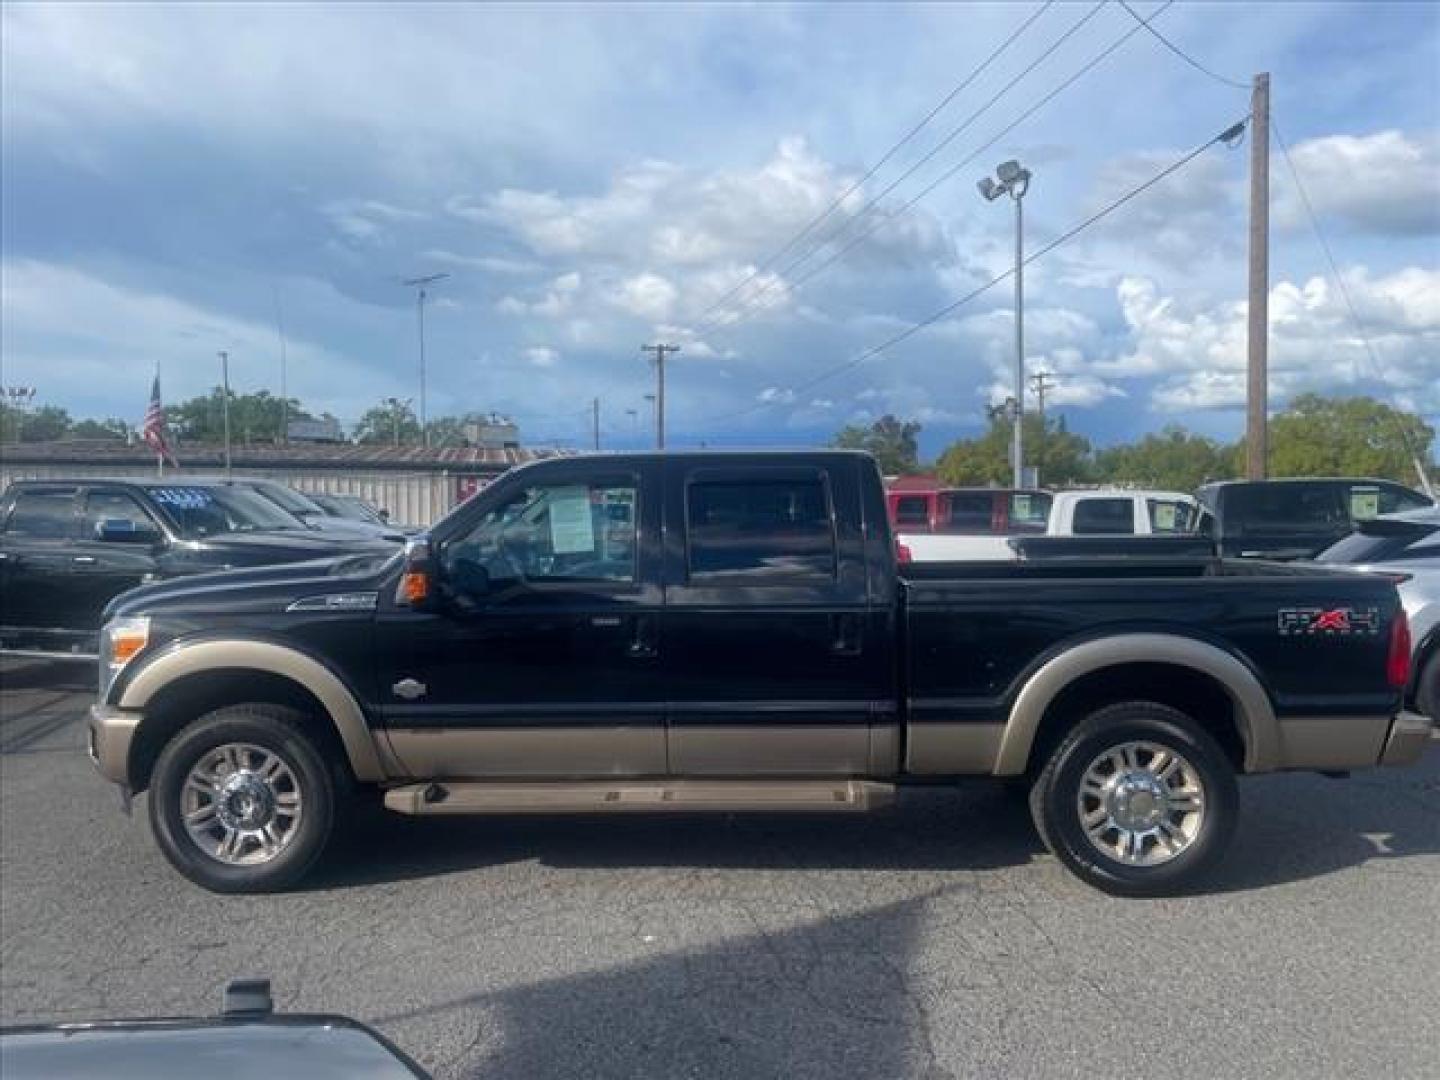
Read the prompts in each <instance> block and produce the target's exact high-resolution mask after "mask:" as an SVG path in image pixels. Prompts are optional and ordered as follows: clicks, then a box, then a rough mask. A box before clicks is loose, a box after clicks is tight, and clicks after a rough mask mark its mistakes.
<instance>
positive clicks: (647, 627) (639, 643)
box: [625, 615, 656, 659]
mask: <svg viewBox="0 0 1440 1080" xmlns="http://www.w3.org/2000/svg"><path fill="white" fill-rule="evenodd" d="M625 651H626V652H627V653H628V654H629V655H630V656H633V657H636V658H637V659H643V658H644V657H648V656H654V655H655V652H656V648H655V616H654V615H632V616H631V617H630V644H629V645H628V646H627V647H626V649H625Z"/></svg>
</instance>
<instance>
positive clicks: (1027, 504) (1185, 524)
mask: <svg viewBox="0 0 1440 1080" xmlns="http://www.w3.org/2000/svg"><path fill="white" fill-rule="evenodd" d="M1017 500H1024V502H1023V504H1022V506H1023V509H1024V511H1026V513H1025V514H1015V513H1012V514H1011V515H1010V516H1009V517H1008V519H1007V522H1006V524H1007V526H1008V528H1007V529H1006V530H1004V531H997V532H992V533H990V534H988V535H977V534H970V535H964V534H958V535H957V534H955V533H953V532H947V533H943V534H942V533H940V532H939V531H938V530H937V532H936V533H935V534H931V535H923V534H922V535H913V534H910V533H907V532H905V531H904V530H903V529H902V530H901V531H900V543H901V545H902V546H903V548H904V549H905V551H906V552H907V554H908V556H909V557H910V558H912V559H913V560H915V561H916V562H966V561H969V560H972V559H1012V558H1015V548H1014V545H1012V544H1010V543H1008V542H1007V537H1008V536H1036V535H1038V536H1115V537H1120V536H1168V535H1177V534H1185V533H1189V532H1193V531H1194V529H1195V523H1196V516H1197V513H1198V506H1197V503H1196V502H1195V499H1194V497H1193V496H1190V495H1186V494H1184V493H1182V492H1178V491H1133V490H1128V489H1114V490H1103V489H1102V490H1096V491H1062V492H1059V493H1058V494H1055V495H1051V494H1049V493H1048V492H1034V493H1030V492H1027V493H1014V494H1012V495H1011V496H1010V502H1011V504H1012V506H1013V505H1014V503H1015V502H1016V501H1017Z"/></svg>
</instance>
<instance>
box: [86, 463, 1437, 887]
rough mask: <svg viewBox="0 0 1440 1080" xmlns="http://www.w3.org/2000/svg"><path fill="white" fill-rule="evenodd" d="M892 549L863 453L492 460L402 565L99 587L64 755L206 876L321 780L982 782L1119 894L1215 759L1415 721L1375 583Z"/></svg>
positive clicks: (863, 795)
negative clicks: (129, 797)
mask: <svg viewBox="0 0 1440 1080" xmlns="http://www.w3.org/2000/svg"><path fill="white" fill-rule="evenodd" d="M1089 539H1091V538H1081V539H1080V541H1079V542H1082V543H1083V542H1087V541H1088V540H1089ZM1182 539H1183V538H1182ZM1058 542H1059V541H1052V543H1058ZM892 543H893V541H892V537H891V533H890V529H889V523H888V521H887V519H886V510H885V498H884V491H883V489H882V487H881V480H880V474H879V471H878V470H877V468H876V467H875V463H874V461H873V460H872V459H871V458H870V457H869V456H867V455H864V454H859V453H854V452H846V451H825V452H805V453H772V454H715V453H692V454H685V453H682V454H669V455H663V454H661V455H657V454H637V455H614V456H604V457H601V456H596V457H577V458H565V459H551V460H547V461H544V462H539V463H535V464H531V465H526V466H523V467H521V468H517V469H513V470H511V471H509V472H507V473H506V474H505V475H504V476H502V477H500V478H499V479H498V480H496V481H495V482H494V483H493V484H491V485H490V486H489V487H487V488H485V490H483V491H482V492H480V493H479V494H477V495H476V496H474V497H473V498H472V499H470V500H468V501H467V502H465V503H463V504H461V505H460V506H459V507H457V508H456V509H455V510H454V511H452V513H451V514H450V515H449V516H448V517H446V518H445V519H443V520H442V521H441V522H439V523H438V524H437V525H436V526H434V528H433V529H432V530H431V531H430V533H429V534H428V535H427V536H426V537H423V538H419V539H416V540H412V541H411V543H410V545H409V546H408V548H407V550H406V553H405V555H404V556H403V557H402V558H397V559H392V560H385V559H378V558H377V559H374V560H371V561H369V562H367V561H365V560H360V559H350V560H346V561H341V562H337V563H331V564H328V565H327V564H312V565H306V566H296V567H289V568H272V569H260V570H248V571H236V572H233V573H231V574H228V575H212V576H209V577H207V578H204V579H196V580H193V581H189V582H183V581H181V582H170V583H165V584H160V585H152V586H148V587H146V588H143V589H139V590H137V591H134V592H131V593H128V594H126V595H125V596H124V597H122V598H120V599H119V600H117V601H116V602H115V603H114V604H112V605H111V608H110V610H109V612H108V613H107V622H106V629H105V632H104V639H103V644H102V650H101V657H100V681H101V688H100V693H99V701H98V702H97V704H96V706H95V707H94V708H93V709H92V711H91V713H90V719H89V725H88V745H89V749H90V754H91V756H92V758H93V760H94V761H95V763H96V765H97V767H98V768H99V770H100V772H101V774H102V775H103V776H105V777H106V778H108V779H109V780H111V781H113V782H114V783H116V784H119V785H121V786H122V788H123V790H124V791H125V792H127V793H128V792H135V791H143V790H149V792H150V798H149V800H148V802H149V813H150V823H151V828H152V832H153V834H154V836H155V838H156V840H157V842H158V844H159V846H160V848H161V850H162V852H163V853H164V854H165V856H166V858H167V859H168V860H169V861H170V862H171V864H172V865H173V866H174V867H175V868H176V869H177V870H178V871H179V872H180V873H182V874H184V875H185V876H187V877H189V878H190V879H191V880H192V881H195V882H197V883H199V884H200V885H202V886H204V887H206V888H209V889H213V890H216V891H220V892H249V891H259V890H267V889H275V888H280V887H284V886H286V885H290V884H292V883H294V882H296V881H298V880H299V879H300V878H302V877H303V876H304V875H305V873H306V872H307V871H308V870H309V868H310V867H311V866H312V865H313V864H314V862H315V861H316V859H317V858H318V857H319V856H320V854H321V853H322V851H323V849H324V847H325V845H326V842H327V839H328V837H329V835H330V833H331V831H332V829H333V828H334V827H335V825H336V823H337V822H340V821H344V822H350V821H352V820H353V815H352V814H351V811H350V810H349V809H348V808H347V806H346V804H345V800H347V799H349V798H351V797H355V798H378V799H379V800H381V801H383V803H384V805H385V806H386V807H387V808H388V809H390V810H392V811H395V812H398V813H403V814H415V815H454V814H516V813H521V814H523V813H614V812H635V811H652V812H654V811H686V810H689V811H703V810H710V811H724V812H738V811H800V812H825V811H859V810H865V809H869V808H872V807H876V806H880V805H884V804H886V803H888V802H890V801H892V800H893V799H894V798H895V796H896V793H897V791H898V790H899V789H900V788H901V787H903V786H904V785H906V784H914V783H919V784H934V783H938V782H945V781H948V780H953V779H954V778H956V777H959V776H963V775H989V776H998V777H1014V778H1026V780H1027V782H1028V783H1029V784H1030V788H1031V794H1030V805H1031V809H1032V812H1033V815H1034V818H1035V822H1036V824H1037V826H1038V828H1039V831H1040V834H1041V836H1042V837H1043V839H1044V840H1045V842H1046V843H1047V844H1048V845H1049V846H1050V848H1051V850H1053V851H1054V852H1055V853H1056V855H1057V856H1058V857H1059V859H1060V860H1061V862H1062V863H1063V864H1064V865H1065V866H1066V867H1068V868H1069V869H1070V870H1071V871H1072V872H1074V873H1075V874H1077V875H1078V876H1080V877H1081V878H1082V879H1084V880H1085V881H1087V882H1090V883H1092V884H1093V885H1095V886H1097V887H1099V888H1101V889H1105V890H1107V891H1110V892H1114V893H1119V894H1128V895H1150V894H1159V893H1167V892H1172V891H1175V890H1178V889H1185V888H1190V887H1193V886H1194V885H1195V884H1197V882H1199V881H1200V880H1202V877H1203V875H1204V874H1205V873H1206V872H1207V871H1208V870H1209V869H1210V868H1211V867H1213V866H1214V864H1215V863H1216V861H1217V860H1218V859H1219V858H1220V857H1221V853H1222V851H1223V850H1224V848H1225V845H1226V843H1227V841H1228V839H1229V838H1230V835H1231V834H1232V832H1233V831H1234V829H1235V825H1236V815H1237V813H1238V801H1237V793H1236V780H1235V777H1236V774H1238V773H1242V772H1244V773H1265V772H1270V771H1273V770H1280V769H1321V770H1327V771H1337V770H1347V769H1354V768H1364V767H1367V766H1373V765H1400V764H1408V763H1411V762H1414V761H1415V760H1417V759H1418V758H1419V756H1420V755H1421V754H1422V753H1423V751H1424V748H1425V747H1426V745H1427V744H1428V742H1429V738H1430V723H1429V721H1428V720H1425V719H1423V718H1420V717H1417V716H1414V715H1412V714H1409V713H1403V712H1401V711H1400V700H1401V691H1402V689H1403V687H1404V686H1405V684H1406V682H1407V680H1408V677H1409V670H1408V665H1409V659H1410V649H1409V642H1408V640H1407V624H1406V621H1405V617H1404V613H1403V611H1402V609H1401V607H1400V603H1399V599H1398V597H1397V596H1396V593H1395V586H1394V584H1393V583H1392V582H1390V581H1388V580H1386V579H1384V578H1381V577H1374V576H1367V575H1361V574H1353V573H1349V572H1343V571H1336V570H1330V569H1325V568H1319V567H1308V568H1290V567H1284V568H1277V567H1271V566H1268V565H1266V564H1262V563H1254V562H1250V563H1240V564H1236V563H1231V562H1222V561H1219V560H1216V559H1213V558H1208V557H1207V558H1191V557H1183V556H1179V557H1176V558H1175V559H1174V560H1173V561H1171V562H1165V561H1163V560H1159V559H1156V558H1149V559H1144V560H1138V561H1136V562H1133V563H1131V562H1127V561H1126V560H1124V559H1113V560H1110V561H1108V562H1098V563H1097V562H1095V561H1093V560H1090V561H1087V560H1064V559H1052V558H1046V559H1036V560H1034V561H1020V562H1015V563H1007V564H1000V563H995V564H977V565H973V566H969V567H959V568H953V567H949V566H942V565H937V564H932V565H929V566H925V565H918V566H915V567H910V568H906V570H905V571H904V572H903V573H902V572H900V570H899V568H898V567H897V563H896V561H895V557H894V551H893V548H892ZM1161 543H1164V541H1161ZM1142 581H1143V588H1140V587H1137V586H1138V585H1139V584H1140V583H1141V582H1142ZM375 857H377V858H378V857H382V856H381V855H379V854H378V853H377V854H376V856H375Z"/></svg>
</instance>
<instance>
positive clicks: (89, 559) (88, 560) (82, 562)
mask: <svg viewBox="0 0 1440 1080" xmlns="http://www.w3.org/2000/svg"><path fill="white" fill-rule="evenodd" d="M70 561H71V562H73V563H75V564H76V565H77V566H91V565H93V564H94V562H95V556H94V555H76V556H75V557H74V558H72V559H71V560H70Z"/></svg>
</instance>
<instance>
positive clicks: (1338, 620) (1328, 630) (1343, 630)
mask: <svg viewBox="0 0 1440 1080" xmlns="http://www.w3.org/2000/svg"><path fill="white" fill-rule="evenodd" d="M1277 629H1278V630H1279V632H1280V636H1281V637H1375V636H1376V635H1377V634H1379V633H1380V609H1379V608H1373V607H1368V608H1353V607H1331V608H1322V607H1291V608H1281V609H1280V612H1279V622H1278V625H1277Z"/></svg>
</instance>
